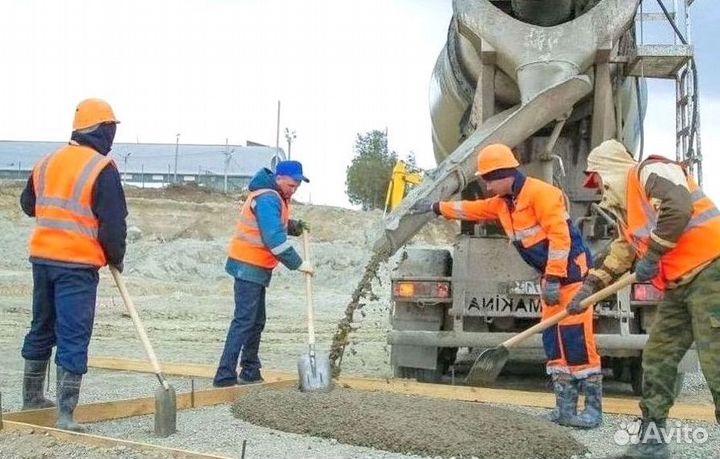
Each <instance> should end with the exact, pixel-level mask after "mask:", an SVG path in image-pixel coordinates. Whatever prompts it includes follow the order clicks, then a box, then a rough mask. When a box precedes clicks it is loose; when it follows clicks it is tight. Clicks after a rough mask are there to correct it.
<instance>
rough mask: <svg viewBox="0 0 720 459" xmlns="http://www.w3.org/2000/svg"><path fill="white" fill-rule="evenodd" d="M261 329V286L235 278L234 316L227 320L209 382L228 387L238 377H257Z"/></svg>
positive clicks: (262, 298) (263, 304)
mask: <svg viewBox="0 0 720 459" xmlns="http://www.w3.org/2000/svg"><path fill="white" fill-rule="evenodd" d="M264 328H265V286H263V285H260V284H256V283H254V282H248V281H244V280H241V279H235V317H233V320H232V321H231V322H230V328H229V329H228V334H227V338H226V339H225V349H224V350H223V353H222V357H220V364H219V365H218V369H217V372H216V373H215V379H214V380H213V384H215V385H216V386H230V385H233V384H236V383H237V378H238V374H237V366H238V359H240V367H241V368H242V370H241V371H240V377H241V378H242V379H245V380H246V381H255V380H258V379H260V377H261V376H260V367H261V365H260V358H259V357H258V348H259V347H260V335H261V334H262V331H263V329H264Z"/></svg>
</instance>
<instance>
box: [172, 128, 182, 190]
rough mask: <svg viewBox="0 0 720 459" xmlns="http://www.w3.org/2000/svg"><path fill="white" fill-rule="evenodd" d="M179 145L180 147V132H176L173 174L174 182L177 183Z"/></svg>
mask: <svg viewBox="0 0 720 459" xmlns="http://www.w3.org/2000/svg"><path fill="white" fill-rule="evenodd" d="M179 147H180V134H175V174H174V175H173V183H177V161H178V149H179Z"/></svg>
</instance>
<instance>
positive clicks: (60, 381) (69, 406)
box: [56, 366, 87, 432]
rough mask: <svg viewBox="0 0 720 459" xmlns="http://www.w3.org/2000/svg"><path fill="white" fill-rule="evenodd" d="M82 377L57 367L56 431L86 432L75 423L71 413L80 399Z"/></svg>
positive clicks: (85, 429)
mask: <svg viewBox="0 0 720 459" xmlns="http://www.w3.org/2000/svg"><path fill="white" fill-rule="evenodd" d="M81 383H82V375H79V374H75V373H70V372H69V371H66V370H65V369H64V368H62V367H60V366H58V367H57V398H58V406H57V424H56V427H57V428H58V429H63V430H72V431H73V432H87V428H86V427H85V426H84V425H82V424H78V423H76V422H75V420H74V419H73V413H74V412H75V407H76V406H77V404H78V400H79V399H80V384H81Z"/></svg>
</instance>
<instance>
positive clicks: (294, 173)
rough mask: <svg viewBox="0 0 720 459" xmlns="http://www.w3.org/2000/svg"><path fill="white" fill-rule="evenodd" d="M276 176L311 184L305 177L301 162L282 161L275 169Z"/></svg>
mask: <svg viewBox="0 0 720 459" xmlns="http://www.w3.org/2000/svg"><path fill="white" fill-rule="evenodd" d="M275 175H284V176H287V177H291V178H292V179H293V180H295V181H296V182H308V183H309V182H310V180H308V178H307V177H305V176H304V175H303V169H302V164H300V161H280V162H279V163H277V166H276V167H275Z"/></svg>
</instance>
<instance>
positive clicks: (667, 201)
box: [568, 140, 720, 459]
mask: <svg viewBox="0 0 720 459" xmlns="http://www.w3.org/2000/svg"><path fill="white" fill-rule="evenodd" d="M585 173H586V175H587V180H586V182H585V186H586V187H588V188H594V189H597V190H598V191H599V192H602V200H601V202H600V205H601V206H602V207H604V208H606V209H608V210H610V211H611V212H612V213H613V214H614V215H615V217H616V218H617V222H618V227H619V233H620V236H619V237H618V238H617V239H616V240H615V241H614V242H613V243H612V245H611V248H610V253H609V254H608V256H607V257H606V258H605V260H604V262H603V264H602V266H600V267H599V268H597V269H594V270H592V271H591V272H590V275H589V276H588V277H587V279H586V280H585V283H584V285H583V288H582V290H580V292H578V294H577V295H576V296H575V298H574V299H573V301H572V303H571V304H570V306H569V308H568V310H569V312H570V313H571V314H585V312H584V311H583V309H582V307H580V301H582V300H583V299H584V298H586V297H587V296H589V295H591V294H592V293H593V292H595V291H597V290H598V289H600V288H602V287H603V286H606V285H608V284H610V283H611V282H613V281H614V280H616V279H617V278H618V277H620V276H621V275H622V274H624V273H625V272H627V271H629V270H630V269H631V268H632V266H633V263H634V264H635V274H636V276H637V280H638V282H652V284H653V285H654V286H655V287H657V288H658V289H660V290H662V291H663V292H664V298H663V300H662V301H661V302H660V304H659V305H658V306H657V311H656V313H655V319H654V321H653V323H652V327H651V328H650V330H649V333H650V336H649V338H648V342H647V344H646V345H645V348H644V349H643V356H642V366H643V384H642V392H643V394H642V399H641V401H640V409H641V411H642V415H643V418H642V423H641V426H640V427H641V429H640V441H639V442H638V443H637V444H633V445H631V446H630V447H629V448H628V450H627V452H626V453H625V457H631V458H649V459H664V458H669V457H670V452H669V449H668V445H667V441H666V438H665V437H664V435H662V434H664V433H665V432H663V429H664V427H665V422H666V419H667V416H668V412H669V410H670V407H671V406H672V405H673V403H674V399H675V381H676V378H677V373H678V364H679V363H680V360H681V359H682V358H683V356H684V355H685V353H686V352H687V350H688V349H689V348H690V346H691V345H692V343H693V341H694V342H695V347H696V348H697V352H698V355H699V358H700V363H701V365H702V369H703V373H704V374H705V379H706V380H707V383H708V386H709V387H710V392H711V393H712V396H713V399H714V400H715V415H716V417H717V419H718V422H719V423H720V260H719V258H720V211H719V210H718V208H717V207H716V206H715V204H714V203H713V202H712V201H711V200H710V198H708V197H707V196H705V194H704V193H703V191H702V190H701V189H700V187H699V186H698V185H697V183H696V182H695V181H694V180H693V179H692V177H690V176H688V175H687V174H686V172H685V170H684V169H683V167H682V166H681V165H680V164H678V163H676V162H674V161H671V160H669V159H667V158H663V157H660V156H651V157H649V158H647V159H646V160H644V161H642V162H637V161H635V159H633V157H632V155H631V154H630V153H628V151H627V149H626V148H625V146H624V145H623V144H621V143H620V142H618V141H616V140H608V141H605V142H603V143H602V144H600V145H599V146H598V147H596V148H595V149H593V150H592V151H591V152H590V155H589V156H588V167H587V170H586V172H585Z"/></svg>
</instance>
